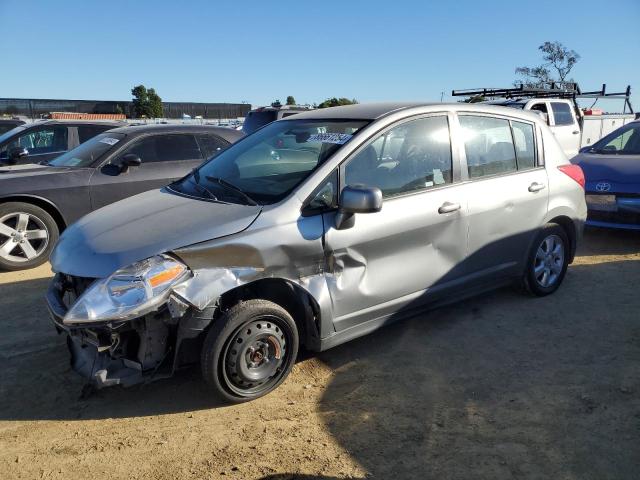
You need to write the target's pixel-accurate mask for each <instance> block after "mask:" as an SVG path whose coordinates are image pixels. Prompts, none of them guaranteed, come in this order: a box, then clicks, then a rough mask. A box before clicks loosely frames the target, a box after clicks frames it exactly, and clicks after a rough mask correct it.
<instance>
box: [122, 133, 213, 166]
mask: <svg viewBox="0 0 640 480" xmlns="http://www.w3.org/2000/svg"><path fill="white" fill-rule="evenodd" d="M127 153H133V154H135V155H137V156H139V157H140V159H141V160H142V162H143V163H153V162H171V161H176V160H200V159H202V154H201V153H200V148H198V144H197V143H196V139H195V137H194V136H193V135H184V134H171V135H154V136H151V137H146V138H143V139H142V140H139V141H137V142H135V143H134V144H133V145H132V146H131V147H129V148H127V149H126V150H125V151H124V152H122V155H126V154H127Z"/></svg>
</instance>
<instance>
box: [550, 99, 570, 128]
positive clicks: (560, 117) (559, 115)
mask: <svg viewBox="0 0 640 480" xmlns="http://www.w3.org/2000/svg"><path fill="white" fill-rule="evenodd" d="M551 110H552V111H553V120H554V122H555V124H556V125H573V115H572V114H571V107H570V106H569V104H568V103H560V102H551Z"/></svg>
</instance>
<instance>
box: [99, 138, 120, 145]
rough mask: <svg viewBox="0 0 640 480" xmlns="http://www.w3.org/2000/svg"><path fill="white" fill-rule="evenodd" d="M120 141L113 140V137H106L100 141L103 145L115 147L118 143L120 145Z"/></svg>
mask: <svg viewBox="0 0 640 480" xmlns="http://www.w3.org/2000/svg"><path fill="white" fill-rule="evenodd" d="M119 141H120V140H119V139H118V138H111V137H104V138H101V139H100V142H101V143H107V144H109V145H115V144H116V143H118V142H119Z"/></svg>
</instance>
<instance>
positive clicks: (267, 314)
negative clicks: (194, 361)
mask: <svg viewBox="0 0 640 480" xmlns="http://www.w3.org/2000/svg"><path fill="white" fill-rule="evenodd" d="M298 343H299V339H298V329H297V327H296V324H295V321H294V320H293V318H291V315H289V313H288V312H287V311H286V310H285V309H284V308H282V307H280V306H279V305H277V304H275V303H273V302H269V301H267V300H248V301H243V302H240V303H238V304H237V305H235V306H233V307H232V308H230V309H229V310H227V311H226V312H225V313H224V314H222V316H220V318H218V319H216V320H214V323H213V325H212V326H211V329H210V330H209V332H208V333H207V336H206V338H205V340H204V344H203V346H202V353H201V365H202V376H203V377H204V380H205V381H206V382H207V384H208V385H209V386H210V387H211V389H212V390H213V392H214V393H215V395H216V396H217V397H218V398H219V399H221V400H223V401H225V402H229V403H241V402H246V401H249V400H253V399H256V398H259V397H262V396H263V395H266V394H267V393H269V392H271V391H272V390H274V389H275V388H276V387H278V385H280V384H281V383H282V382H283V381H284V380H285V378H287V376H288V375H289V373H290V372H291V369H292V368H293V364H294V363H295V359H296V356H297V354H298ZM278 357H279V358H278Z"/></svg>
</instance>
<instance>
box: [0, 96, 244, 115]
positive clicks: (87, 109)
mask: <svg viewBox="0 0 640 480" xmlns="http://www.w3.org/2000/svg"><path fill="white" fill-rule="evenodd" d="M162 107H163V110H164V117H165V118H176V119H177V118H183V116H184V115H189V116H190V117H196V116H201V117H202V118H207V119H235V118H243V117H245V116H246V115H247V113H248V112H249V110H250V109H251V105H249V104H247V103H198V102H162ZM49 112H77V113H103V114H105V113H124V114H125V115H127V117H133V116H134V115H133V104H132V102H128V101H123V102H121V101H110V100H105V101H100V100H55V99H48V98H0V115H10V116H13V115H15V116H24V117H28V118H30V119H32V120H33V119H37V118H42V117H43V116H44V115H46V114H48V113H49Z"/></svg>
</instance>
